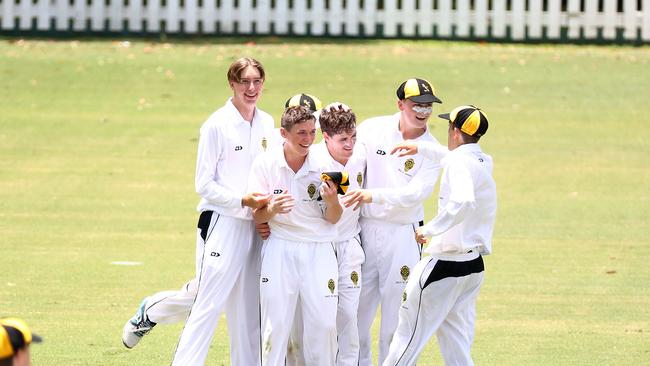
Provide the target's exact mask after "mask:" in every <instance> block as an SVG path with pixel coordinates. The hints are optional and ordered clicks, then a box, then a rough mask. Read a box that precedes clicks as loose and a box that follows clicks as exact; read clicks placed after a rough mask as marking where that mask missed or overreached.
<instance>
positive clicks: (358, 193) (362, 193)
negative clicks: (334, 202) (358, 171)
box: [341, 189, 372, 210]
mask: <svg viewBox="0 0 650 366" xmlns="http://www.w3.org/2000/svg"><path fill="white" fill-rule="evenodd" d="M371 202H372V194H371V193H370V191H368V190H366V189H357V190H354V191H350V192H348V193H346V194H345V196H343V198H342V199H341V203H343V206H345V207H346V208H347V207H350V206H354V209H355V210H356V209H358V208H359V207H360V206H361V204H362V203H371Z"/></svg>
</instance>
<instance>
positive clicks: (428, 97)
mask: <svg viewBox="0 0 650 366" xmlns="http://www.w3.org/2000/svg"><path fill="white" fill-rule="evenodd" d="M409 99H410V100H411V101H413V102H415V103H442V101H441V100H440V99H438V97H436V96H435V95H433V94H424V95H418V96H415V97H410V98H409Z"/></svg>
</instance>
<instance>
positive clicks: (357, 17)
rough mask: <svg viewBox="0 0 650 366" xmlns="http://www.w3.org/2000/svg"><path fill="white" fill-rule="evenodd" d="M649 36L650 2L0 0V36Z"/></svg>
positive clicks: (649, 39) (636, 38) (641, 38)
mask: <svg viewBox="0 0 650 366" xmlns="http://www.w3.org/2000/svg"><path fill="white" fill-rule="evenodd" d="M29 31H36V32H39V31H40V32H54V33H57V32H60V33H66V34H68V33H70V32H72V33H75V32H79V33H89V34H93V33H119V34H147V33H163V32H164V33H167V34H216V35H300V36H302V35H304V36H323V35H327V36H346V37H382V38H401V37H409V38H411V37H412V38H429V39H432V38H445V39H503V40H515V41H518V40H522V41H525V40H532V41H534V40H549V41H553V40H577V41H580V40H586V41H590V40H594V41H598V40H605V41H608V40H609V41H623V42H650V0H0V34H14V33H20V32H23V33H25V32H29Z"/></svg>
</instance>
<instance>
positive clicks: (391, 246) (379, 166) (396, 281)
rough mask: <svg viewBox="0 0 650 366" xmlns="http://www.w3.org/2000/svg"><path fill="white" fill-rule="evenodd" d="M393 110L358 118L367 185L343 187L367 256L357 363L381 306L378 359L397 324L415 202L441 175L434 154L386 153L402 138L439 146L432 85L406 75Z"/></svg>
mask: <svg viewBox="0 0 650 366" xmlns="http://www.w3.org/2000/svg"><path fill="white" fill-rule="evenodd" d="M397 98H398V101H397V107H398V108H399V110H400V111H399V112H398V113H396V114H393V115H389V116H382V117H375V118H371V119H369V120H366V121H364V122H363V123H362V124H361V125H360V126H359V128H358V136H359V140H358V143H359V144H360V145H362V146H363V148H364V149H365V153H366V160H367V168H366V185H365V188H364V189H361V190H357V191H348V193H347V194H346V197H344V201H343V202H344V205H345V206H346V207H351V206H352V207H356V206H357V205H359V204H361V203H363V205H362V206H361V219H360V224H361V244H362V246H363V249H364V251H365V255H366V260H365V262H364V264H363V266H362V267H361V274H362V277H363V282H362V285H361V297H360V301H359V310H358V326H359V343H360V355H359V365H363V366H368V365H370V364H371V363H372V355H371V339H372V338H371V334H370V329H371V326H372V322H373V320H374V319H375V314H376V311H377V306H378V305H379V304H381V326H380V330H379V364H382V363H383V361H384V359H385V358H386V355H387V354H388V346H389V344H390V341H391V339H392V337H393V333H394V332H395V329H396V328H397V322H398V312H399V307H400V303H401V299H402V294H403V292H404V288H405V286H406V281H407V280H408V278H409V274H410V272H411V269H412V268H413V266H414V265H415V264H416V263H417V262H418V261H419V260H420V254H421V251H422V248H421V246H420V244H419V243H418V242H416V238H415V229H416V228H417V227H418V226H419V225H420V222H421V221H422V220H423V219H424V209H423V207H422V202H423V201H424V200H425V199H426V198H427V197H429V196H430V195H431V193H432V192H433V188H434V186H435V183H436V180H437V179H438V175H439V173H440V162H439V159H426V158H425V157H424V156H423V155H422V154H415V155H412V156H408V157H398V156H395V155H392V154H390V152H391V150H392V149H393V147H394V146H395V145H397V144H398V143H400V142H403V141H404V140H414V141H417V142H420V141H427V142H430V143H431V144H434V145H437V146H440V148H439V149H438V151H439V152H441V155H440V156H443V155H444V152H445V151H446V149H444V148H443V147H442V146H441V145H440V144H439V143H438V141H437V140H436V139H435V138H434V137H433V136H432V135H431V134H430V133H429V130H428V127H427V121H428V120H429V117H430V116H431V112H432V105H433V103H441V101H440V99H439V98H438V97H437V96H436V95H435V94H434V89H433V86H431V84H430V83H429V82H428V81H426V80H423V79H409V80H407V81H405V82H403V83H402V84H401V85H400V86H399V87H398V88H397Z"/></svg>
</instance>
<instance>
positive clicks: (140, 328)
mask: <svg viewBox="0 0 650 366" xmlns="http://www.w3.org/2000/svg"><path fill="white" fill-rule="evenodd" d="M153 326H154V325H153V324H152V323H151V322H150V321H149V320H142V321H140V322H139V323H138V324H137V325H136V327H137V328H136V329H137V330H136V331H135V332H133V334H135V335H136V336H138V337H142V336H143V335H145V334H147V333H149V331H150V330H151V328H153Z"/></svg>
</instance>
